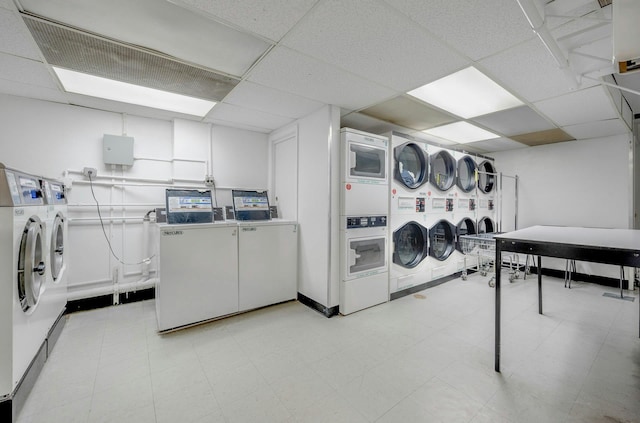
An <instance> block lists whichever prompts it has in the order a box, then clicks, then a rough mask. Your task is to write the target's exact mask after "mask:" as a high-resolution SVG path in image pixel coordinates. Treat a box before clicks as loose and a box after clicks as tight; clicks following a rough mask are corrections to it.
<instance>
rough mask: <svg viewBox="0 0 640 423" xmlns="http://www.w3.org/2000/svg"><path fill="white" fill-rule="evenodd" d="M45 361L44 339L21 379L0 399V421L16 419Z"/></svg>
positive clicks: (45, 347) (10, 421)
mask: <svg viewBox="0 0 640 423" xmlns="http://www.w3.org/2000/svg"><path fill="white" fill-rule="evenodd" d="M45 361H47V341H46V339H45V340H44V341H42V345H40V349H39V350H38V352H37V353H36V356H35V357H33V360H31V363H30V364H29V367H28V368H27V370H26V372H25V374H24V375H23V376H22V379H20V382H18V385H17V386H16V389H15V390H14V391H13V392H12V393H11V394H10V395H9V396H7V397H6V398H3V399H1V400H0V421H2V422H7V423H13V422H15V421H16V419H17V417H18V414H20V411H21V410H22V408H23V407H24V404H25V402H26V401H27V398H28V397H29V393H30V392H31V390H32V389H33V386H34V385H35V384H36V380H38V375H40V372H41V371H42V368H43V367H44V363H45Z"/></svg>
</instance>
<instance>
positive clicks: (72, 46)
mask: <svg viewBox="0 0 640 423" xmlns="http://www.w3.org/2000/svg"><path fill="white" fill-rule="evenodd" d="M22 17H23V19H24V21H25V23H26V25H27V27H28V28H29V31H30V32H31V35H33V38H34V39H35V41H36V43H37V44H38V47H40V50H41V51H42V54H43V56H44V58H45V60H46V61H47V62H48V63H49V64H50V65H52V66H57V67H61V68H65V69H69V70H74V71H77V72H82V73H87V74H91V75H95V76H100V77H103V78H108V79H113V80H116V81H121V82H127V83H130V84H136V85H141V86H144V87H148V88H155V89H158V90H163V91H169V92H173V93H177V94H183V95H187V96H191V97H196V98H202V99H206V100H213V101H221V100H222V99H223V98H224V97H225V96H226V95H227V94H228V93H229V92H230V91H231V90H232V89H233V87H235V86H236V85H237V84H238V82H240V81H239V80H237V79H236V78H232V77H229V76H226V75H221V74H219V73H216V72H213V71H211V70H207V69H203V68H200V67H196V66H192V65H189V64H186V63H183V62H181V61H179V60H176V59H173V58H170V57H168V56H165V55H162V54H161V53H152V52H150V51H148V50H144V49H142V48H139V47H134V46H128V45H126V44H123V43H119V42H115V41H112V40H109V39H105V38H103V37H99V36H96V35H93V34H88V33H86V32H83V31H79V30H75V29H72V28H69V27H65V26H62V25H59V24H56V23H51V22H48V21H45V20H42V19H40V18H37V17H33V16H29V15H24V14H23V16H22Z"/></svg>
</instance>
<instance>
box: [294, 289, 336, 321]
mask: <svg viewBox="0 0 640 423" xmlns="http://www.w3.org/2000/svg"><path fill="white" fill-rule="evenodd" d="M298 301H300V302H301V303H302V304H304V305H306V306H307V307H309V308H311V309H313V310H315V311H317V312H318V313H320V314H322V315H323V316H324V317H333V316H335V315H337V314H338V313H339V312H340V308H339V307H338V306H335V307H327V306H324V305H322V304H320V303H319V302H317V301H315V300H312V299H311V298H309V297H307V296H305V295H302V294H301V293H299V292H298Z"/></svg>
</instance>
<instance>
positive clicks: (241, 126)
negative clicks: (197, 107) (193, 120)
mask: <svg viewBox="0 0 640 423" xmlns="http://www.w3.org/2000/svg"><path fill="white" fill-rule="evenodd" d="M204 121H205V122H209V123H213V124H214V125H220V126H230V127H232V128H238V129H245V130H247V131H253V132H261V133H263V134H268V133H270V132H271V131H272V130H271V129H266V128H258V127H255V126H251V125H244V124H241V123H238V122H230V121H226V120H222V119H205V120H204Z"/></svg>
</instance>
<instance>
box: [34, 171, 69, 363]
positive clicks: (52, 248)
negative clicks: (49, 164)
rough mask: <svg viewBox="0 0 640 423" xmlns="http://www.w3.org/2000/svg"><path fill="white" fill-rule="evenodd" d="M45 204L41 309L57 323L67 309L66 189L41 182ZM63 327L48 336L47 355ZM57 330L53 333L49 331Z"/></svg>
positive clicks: (58, 325) (56, 325)
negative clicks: (45, 276)
mask: <svg viewBox="0 0 640 423" xmlns="http://www.w3.org/2000/svg"><path fill="white" fill-rule="evenodd" d="M40 183H41V186H42V191H43V193H44V199H45V204H46V211H47V214H46V222H45V226H46V229H47V230H46V236H45V239H46V241H47V254H46V258H47V261H48V272H47V273H46V275H47V278H46V285H45V288H46V289H45V291H44V294H45V296H44V298H43V299H42V307H43V308H45V307H46V308H49V309H50V310H47V314H48V315H51V316H53V315H55V316H57V318H56V322H57V321H59V320H60V319H61V318H62V316H63V314H64V312H65V309H66V306H67V272H68V270H67V267H68V264H67V260H66V257H67V256H66V255H65V243H66V241H67V230H68V223H67V196H66V191H65V186H64V185H63V184H62V183H61V182H59V181H55V180H51V179H41V180H40ZM62 327H63V325H61V324H54V326H53V327H52V328H50V331H49V335H48V337H47V339H48V342H47V348H48V352H50V350H51V348H52V347H53V344H54V343H55V340H57V337H58V335H59V333H60V331H61V330H62ZM54 328H56V329H57V330H56V331H52V329H54Z"/></svg>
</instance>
